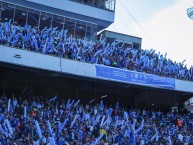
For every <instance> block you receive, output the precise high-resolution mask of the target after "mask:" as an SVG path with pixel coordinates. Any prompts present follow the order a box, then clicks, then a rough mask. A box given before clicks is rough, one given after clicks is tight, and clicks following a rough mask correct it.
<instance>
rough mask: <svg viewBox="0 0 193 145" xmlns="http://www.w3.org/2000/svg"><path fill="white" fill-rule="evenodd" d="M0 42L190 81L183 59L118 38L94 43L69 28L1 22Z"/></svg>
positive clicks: (190, 73) (192, 74) (192, 75)
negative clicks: (127, 44)
mask: <svg viewBox="0 0 193 145" xmlns="http://www.w3.org/2000/svg"><path fill="white" fill-rule="evenodd" d="M0 44H2V45H6V46H9V47H17V48H21V49H26V50H31V51H36V52H40V53H44V54H51V55H56V56H59V57H63V58H68V59H73V60H77V61H84V62H88V63H96V64H103V65H107V66H111V67H118V68H122V69H129V70H133V71H138V72H146V73H150V74H156V75H160V76H164V77H172V78H177V79H182V80H189V81H193V67H191V68H190V69H188V68H187V66H186V65H185V64H184V63H185V60H184V61H183V62H179V63H178V62H173V61H172V60H170V59H167V53H166V54H165V55H162V54H160V53H156V52H155V50H153V49H151V50H142V49H141V50H137V49H131V48H128V47H125V46H124V45H120V42H114V43H112V44H109V43H108V44H106V43H105V41H104V40H102V39H100V40H98V42H97V43H94V42H92V41H88V40H86V39H75V38H73V37H72V35H71V36H68V30H64V29H62V30H59V29H58V28H57V27H56V28H51V27H50V28H47V27H45V28H44V29H42V30H37V28H32V27H31V26H30V25H27V24H26V25H25V26H24V27H19V26H14V25H11V20H10V21H9V22H5V23H1V25H0Z"/></svg>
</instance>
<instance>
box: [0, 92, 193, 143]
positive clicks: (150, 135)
mask: <svg viewBox="0 0 193 145" xmlns="http://www.w3.org/2000/svg"><path fill="white" fill-rule="evenodd" d="M103 97H105V96H103ZM103 97H101V98H103ZM192 117H193V116H192V115H191V114H190V113H189V112H188V111H187V110H184V111H183V112H177V111H176V110H174V111H168V112H163V111H161V110H156V109H151V108H149V109H148V108H145V109H144V108H123V107H122V106H121V105H120V104H119V103H118V102H117V103H116V104H114V105H110V106H108V105H106V104H104V103H103V101H102V99H101V100H100V101H99V102H98V101H97V100H94V99H93V100H91V101H90V102H87V103H86V104H81V101H80V100H76V101H75V100H70V98H69V99H68V100H66V102H65V100H63V99H61V98H59V97H58V96H57V95H55V96H54V97H52V98H50V99H48V98H47V97H39V96H38V97H29V98H28V97H19V98H17V97H15V96H14V95H6V94H5V93H3V94H2V95H1V97H0V144H2V145H18V144H19V145H39V144H43V145H44V144H45V145H48V144H50V145H55V144H57V145H75V144H76V145H83V144H84V145H98V144H100V145H108V144H109V145H120V144H121V145H137V144H138V145H145V144H159V145H167V144H168V145H171V144H175V145H177V144H178V145H180V144H190V145H191V144H193V134H192V131H193V130H192V129H193V128H192V127H193V120H192V119H193V118H192Z"/></svg>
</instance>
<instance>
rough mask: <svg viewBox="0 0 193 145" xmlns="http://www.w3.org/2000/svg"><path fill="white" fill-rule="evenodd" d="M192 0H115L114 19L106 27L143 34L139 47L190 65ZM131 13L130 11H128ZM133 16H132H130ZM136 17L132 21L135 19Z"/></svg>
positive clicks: (112, 29) (121, 31)
mask: <svg viewBox="0 0 193 145" xmlns="http://www.w3.org/2000/svg"><path fill="white" fill-rule="evenodd" d="M190 7H193V0H117V1H116V10H115V21H114V23H113V24H112V25H111V26H109V27H108V28H107V29H108V30H111V31H115V32H119V33H123V34H129V35H133V36H138V37H141V38H142V49H151V48H153V49H155V50H156V52H159V51H160V52H161V53H162V54H165V53H166V52H167V58H168V59H172V60H173V61H177V62H182V61H184V60H185V59H186V61H185V64H187V66H188V67H190V66H191V65H193V20H191V19H189V18H188V16H187V9H188V8H190ZM129 13H130V14H129ZM131 15H132V16H133V17H134V18H132V16H131ZM134 19H135V20H136V21H137V22H136V21H135V20H134Z"/></svg>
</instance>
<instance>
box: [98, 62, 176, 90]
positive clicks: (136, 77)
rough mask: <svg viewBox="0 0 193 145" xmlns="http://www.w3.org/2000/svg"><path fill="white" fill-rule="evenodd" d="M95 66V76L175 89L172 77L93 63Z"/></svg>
mask: <svg viewBox="0 0 193 145" xmlns="http://www.w3.org/2000/svg"><path fill="white" fill-rule="evenodd" d="M95 67H96V76H97V77H100V78H104V79H108V80H114V81H121V82H126V83H132V84H140V85H148V86H152V87H161V88H170V89H175V79H174V78H166V77H161V76H157V75H153V74H146V73H140V72H135V71H129V70H125V69H118V68H113V67H108V66H103V65H95Z"/></svg>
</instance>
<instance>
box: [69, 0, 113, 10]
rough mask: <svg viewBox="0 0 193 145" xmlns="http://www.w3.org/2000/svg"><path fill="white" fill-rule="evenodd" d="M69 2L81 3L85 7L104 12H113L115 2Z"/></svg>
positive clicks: (91, 0) (78, 0)
mask: <svg viewBox="0 0 193 145" xmlns="http://www.w3.org/2000/svg"><path fill="white" fill-rule="evenodd" d="M69 1H74V2H78V3H82V4H85V5H89V6H93V7H96V8H101V9H104V10H110V11H115V2H116V0H69Z"/></svg>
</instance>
